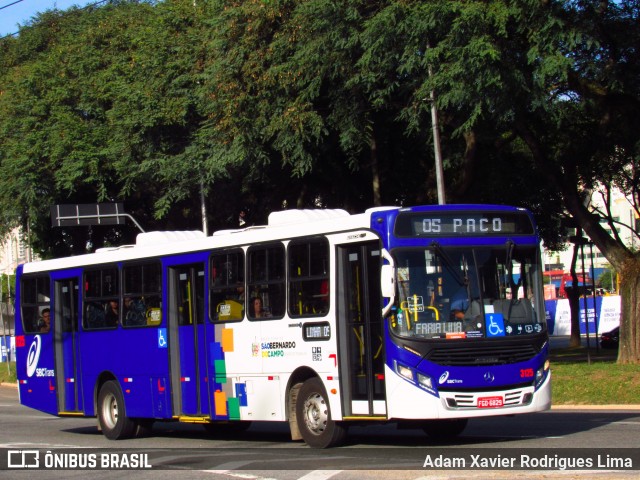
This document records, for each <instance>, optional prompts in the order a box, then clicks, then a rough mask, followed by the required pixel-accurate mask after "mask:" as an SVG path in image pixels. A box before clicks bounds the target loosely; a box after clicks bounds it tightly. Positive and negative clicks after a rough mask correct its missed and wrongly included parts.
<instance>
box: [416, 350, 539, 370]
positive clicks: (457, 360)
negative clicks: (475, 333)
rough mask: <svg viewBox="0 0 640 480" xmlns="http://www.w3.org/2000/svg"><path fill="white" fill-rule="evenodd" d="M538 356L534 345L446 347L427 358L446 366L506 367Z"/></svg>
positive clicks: (431, 353)
mask: <svg viewBox="0 0 640 480" xmlns="http://www.w3.org/2000/svg"><path fill="white" fill-rule="evenodd" d="M537 354H538V351H537V350H536V348H535V347H534V346H533V345H488V346H459V347H453V346H444V347H436V348H433V349H432V350H431V351H430V352H429V353H428V354H427V356H426V357H425V358H426V359H427V360H429V361H430V362H433V363H436V364H438V365H446V366H479V365H504V364H507V363H518V362H525V361H527V360H531V359H532V358H533V357H535V356H536V355H537Z"/></svg>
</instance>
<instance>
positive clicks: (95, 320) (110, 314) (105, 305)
mask: <svg viewBox="0 0 640 480" xmlns="http://www.w3.org/2000/svg"><path fill="white" fill-rule="evenodd" d="M83 285H84V292H83V304H84V310H83V311H84V315H83V319H82V327H83V328H84V329H85V330H94V329H100V328H117V326H118V323H119V321H120V308H121V305H120V295H119V294H120V282H119V274H118V268H117V267H105V268H100V269H95V270H87V271H85V272H84V282H83Z"/></svg>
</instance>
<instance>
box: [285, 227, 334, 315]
mask: <svg viewBox="0 0 640 480" xmlns="http://www.w3.org/2000/svg"><path fill="white" fill-rule="evenodd" d="M287 253H288V257H289V314H290V315H291V316H292V317H295V316H318V315H324V314H326V313H327V312H328V311H329V243H328V242H327V240H326V239H324V238H320V239H313V240H305V241H304V242H291V243H290V244H289V247H288V252H287Z"/></svg>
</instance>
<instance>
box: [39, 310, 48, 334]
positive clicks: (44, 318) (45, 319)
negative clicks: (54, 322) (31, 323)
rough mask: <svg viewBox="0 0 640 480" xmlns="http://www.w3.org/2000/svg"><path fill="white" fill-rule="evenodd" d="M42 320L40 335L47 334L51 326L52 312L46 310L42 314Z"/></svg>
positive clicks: (40, 321)
mask: <svg viewBox="0 0 640 480" xmlns="http://www.w3.org/2000/svg"><path fill="white" fill-rule="evenodd" d="M40 315H41V318H40V319H39V320H38V327H40V333H47V332H48V331H49V328H50V325H51V310H49V309H48V308H45V309H44V310H42V313H41V314H40Z"/></svg>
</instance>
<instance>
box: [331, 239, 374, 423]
mask: <svg viewBox="0 0 640 480" xmlns="http://www.w3.org/2000/svg"><path fill="white" fill-rule="evenodd" d="M380 248H381V247H380V244H379V242H378V241H370V242H365V243H354V244H347V245H339V246H338V250H337V265H338V267H337V276H338V278H337V282H338V283H337V292H339V293H338V298H337V302H338V313H337V317H338V318H337V325H338V341H339V353H340V362H339V365H340V366H339V368H340V382H341V384H342V388H341V390H342V392H343V393H344V396H343V416H344V417H363V416H365V417H378V416H379V417H384V416H386V404H385V393H384V392H385V388H384V352H383V332H382V321H381V315H380V311H381V298H380V264H381V258H380Z"/></svg>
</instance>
